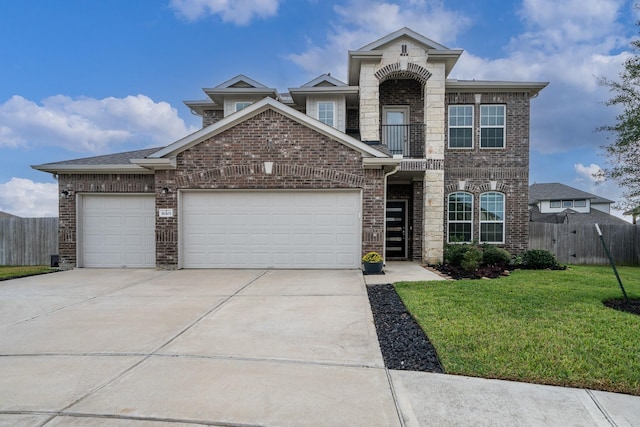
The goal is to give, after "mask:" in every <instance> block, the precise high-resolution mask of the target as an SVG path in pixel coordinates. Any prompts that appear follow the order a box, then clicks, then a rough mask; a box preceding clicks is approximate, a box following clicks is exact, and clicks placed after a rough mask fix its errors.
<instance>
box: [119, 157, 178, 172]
mask: <svg viewBox="0 0 640 427" xmlns="http://www.w3.org/2000/svg"><path fill="white" fill-rule="evenodd" d="M130 161H131V163H132V164H135V165H138V166H141V167H143V168H145V169H150V170H171V169H176V168H177V161H176V158H175V157H163V158H145V159H131V160H130Z"/></svg>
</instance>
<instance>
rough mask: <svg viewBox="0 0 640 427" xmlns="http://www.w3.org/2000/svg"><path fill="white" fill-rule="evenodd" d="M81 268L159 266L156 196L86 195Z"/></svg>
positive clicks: (81, 218)
mask: <svg viewBox="0 0 640 427" xmlns="http://www.w3.org/2000/svg"><path fill="white" fill-rule="evenodd" d="M79 220H80V221H81V223H80V224H81V227H80V234H81V236H82V237H81V243H80V251H81V256H80V260H79V261H80V263H79V264H80V266H81V267H118V268H122V267H130V268H145V267H155V265H156V244H155V198H154V196H146V195H145V196H140V195H131V196H121V195H118V196H115V195H84V196H82V204H81V208H80V219H79Z"/></svg>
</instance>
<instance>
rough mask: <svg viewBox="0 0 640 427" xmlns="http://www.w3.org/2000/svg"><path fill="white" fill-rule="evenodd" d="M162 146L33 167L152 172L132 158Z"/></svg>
mask: <svg viewBox="0 0 640 427" xmlns="http://www.w3.org/2000/svg"><path fill="white" fill-rule="evenodd" d="M160 148H161V147H156V148H145V149H144V150H135V151H126V152H122V153H115V154H106V155H103V156H93V157H84V158H80V159H73V160H65V161H62V162H53V163H45V164H42V165H32V166H31V167H32V168H33V169H36V170H39V171H43V172H49V173H71V172H74V173H99V172H101V171H104V172H129V173H150V171H149V170H148V169H145V168H144V167H141V166H138V165H134V164H132V163H131V159H138V158H144V157H147V156H148V155H150V154H152V153H154V152H156V151H158V150H159V149H160Z"/></svg>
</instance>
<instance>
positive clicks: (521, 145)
mask: <svg viewBox="0 0 640 427" xmlns="http://www.w3.org/2000/svg"><path fill="white" fill-rule="evenodd" d="M529 98H530V97H529V94H528V93H484V94H482V98H481V101H480V105H482V104H502V105H505V106H506V109H505V110H506V122H505V124H506V129H505V147H504V148H499V149H498V148H494V149H487V148H479V141H478V139H479V138H478V132H476V130H477V129H479V126H480V123H479V120H480V113H479V106H478V105H475V108H474V146H473V148H472V149H449V148H445V168H444V170H445V236H446V233H447V223H446V218H447V216H448V212H447V203H446V201H447V197H448V195H449V194H451V193H452V192H456V191H459V184H458V183H459V181H465V190H464V191H466V192H468V193H471V194H472V195H473V200H474V209H473V212H474V215H473V220H474V223H473V233H474V239H475V240H478V230H479V215H478V212H479V209H480V206H479V200H480V194H482V193H485V192H488V191H492V189H491V181H494V182H495V191H497V192H500V193H503V194H504V195H505V244H504V245H499V246H502V247H504V248H505V249H507V250H508V251H510V252H511V253H512V254H519V253H521V252H523V251H525V250H526V249H527V245H528V238H529V236H528V231H529V227H528V221H529V214H528V201H529V107H530V105H529ZM453 104H466V105H474V104H475V96H474V94H473V93H448V94H447V96H446V105H447V108H446V110H445V114H448V105H453ZM446 122H447V123H448V118H447V121H446ZM447 133H448V132H447ZM445 141H446V139H445ZM445 147H448V141H446V142H445Z"/></svg>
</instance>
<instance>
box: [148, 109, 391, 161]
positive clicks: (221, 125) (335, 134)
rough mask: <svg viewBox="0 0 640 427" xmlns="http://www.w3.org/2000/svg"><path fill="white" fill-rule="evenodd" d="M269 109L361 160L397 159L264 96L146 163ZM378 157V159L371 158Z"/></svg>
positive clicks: (155, 155) (177, 151)
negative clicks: (360, 155) (347, 150)
mask: <svg viewBox="0 0 640 427" xmlns="http://www.w3.org/2000/svg"><path fill="white" fill-rule="evenodd" d="M267 110H273V111H276V112H278V113H280V114H282V115H284V116H285V117H288V118H290V119H291V120H294V121H296V122H298V123H301V124H303V125H304V126H306V127H308V128H310V129H313V130H314V131H316V132H318V133H321V134H323V135H325V136H327V137H328V138H330V139H332V140H334V141H337V142H339V143H341V144H343V145H345V146H347V147H349V148H352V149H354V150H356V151H359V152H360V153H362V154H363V155H364V156H365V163H367V161H366V158H367V157H368V158H372V162H376V164H381V163H380V162H382V163H384V162H387V161H388V163H389V164H399V163H400V160H399V159H393V158H390V157H389V155H387V154H386V153H383V152H382V151H379V150H377V149H375V148H373V147H371V146H370V145H368V144H365V143H363V142H361V141H358V140H357V139H355V138H352V137H350V136H348V135H347V134H345V133H343V132H340V131H339V130H337V129H335V128H333V127H331V126H328V125H326V124H324V123H322V122H320V121H319V120H316V119H314V118H312V117H309V116H307V115H306V114H304V113H301V112H300V111H297V110H295V109H293V108H291V107H289V106H287V105H285V104H283V103H281V102H278V101H276V100H275V99H272V98H264V99H262V100H261V101H258V102H255V103H253V104H251V105H250V106H248V107H246V108H244V109H242V110H240V111H238V112H236V113H233V114H231V115H229V116H227V117H225V118H224V119H222V120H220V121H218V122H216V123H214V124H212V125H210V126H207V127H205V128H202V129H200V130H199V131H197V132H194V133H192V134H191V135H188V136H186V137H184V138H182V139H180V140H178V141H176V142H174V143H173V144H171V145H168V146H166V147H164V148H163V149H161V150H158V151H156V152H155V153H152V154H150V155H149V156H148V157H147V159H148V160H149V162H151V161H152V159H158V160H160V159H166V158H171V157H175V156H176V155H177V154H179V153H181V152H182V151H185V150H187V149H189V148H190V147H193V146H194V145H197V144H199V143H200V142H202V141H205V140H206V139H209V138H211V137H213V136H215V135H217V134H220V133H222V132H224V131H226V130H228V129H231V128H233V127H234V126H236V125H238V124H239V123H242V122H244V121H246V120H248V119H250V118H252V117H254V116H256V115H258V114H260V113H262V112H264V111H267ZM374 159H378V160H374ZM146 166H147V167H151V165H146Z"/></svg>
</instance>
